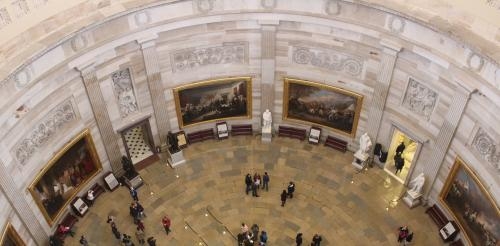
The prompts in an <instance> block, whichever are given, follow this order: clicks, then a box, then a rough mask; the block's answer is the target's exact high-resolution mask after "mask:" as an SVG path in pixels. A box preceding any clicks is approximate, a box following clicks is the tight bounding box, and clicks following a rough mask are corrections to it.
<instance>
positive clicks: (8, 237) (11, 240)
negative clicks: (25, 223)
mask: <svg viewBox="0 0 500 246" xmlns="http://www.w3.org/2000/svg"><path fill="white" fill-rule="evenodd" d="M25 245H26V244H25V243H24V241H23V240H22V239H21V237H20V236H19V234H18V233H17V231H16V229H15V228H14V226H12V224H11V223H10V222H7V225H6V226H5V229H4V230H3V233H2V237H1V238H0V246H25Z"/></svg>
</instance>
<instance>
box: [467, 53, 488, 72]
mask: <svg viewBox="0 0 500 246" xmlns="http://www.w3.org/2000/svg"><path fill="white" fill-rule="evenodd" d="M483 65H484V59H483V58H482V57H481V56H480V55H478V54H476V53H470V54H469V56H468V57H467V66H468V67H469V68H470V69H472V70H474V71H476V72H479V71H481V68H483Z"/></svg>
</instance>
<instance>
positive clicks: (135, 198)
mask: <svg viewBox="0 0 500 246" xmlns="http://www.w3.org/2000/svg"><path fill="white" fill-rule="evenodd" d="M130 196H132V199H134V201H139V196H138V195H137V190H135V189H134V187H130Z"/></svg>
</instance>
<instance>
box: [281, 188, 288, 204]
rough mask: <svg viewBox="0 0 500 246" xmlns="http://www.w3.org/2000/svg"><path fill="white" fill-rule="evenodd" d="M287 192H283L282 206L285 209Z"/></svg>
mask: <svg viewBox="0 0 500 246" xmlns="http://www.w3.org/2000/svg"><path fill="white" fill-rule="evenodd" d="M286 196H287V194H286V190H283V192H281V206H282V207H284V206H285V202H286Z"/></svg>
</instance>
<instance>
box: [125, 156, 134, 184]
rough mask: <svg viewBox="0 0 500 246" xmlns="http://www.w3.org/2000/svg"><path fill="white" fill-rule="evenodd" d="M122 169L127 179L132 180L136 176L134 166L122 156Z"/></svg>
mask: <svg viewBox="0 0 500 246" xmlns="http://www.w3.org/2000/svg"><path fill="white" fill-rule="evenodd" d="M122 167H123V170H125V176H126V177H127V178H128V179H132V178H134V177H135V176H137V171H136V170H135V167H134V164H133V163H132V161H131V160H130V159H129V158H127V157H126V156H122Z"/></svg>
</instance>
